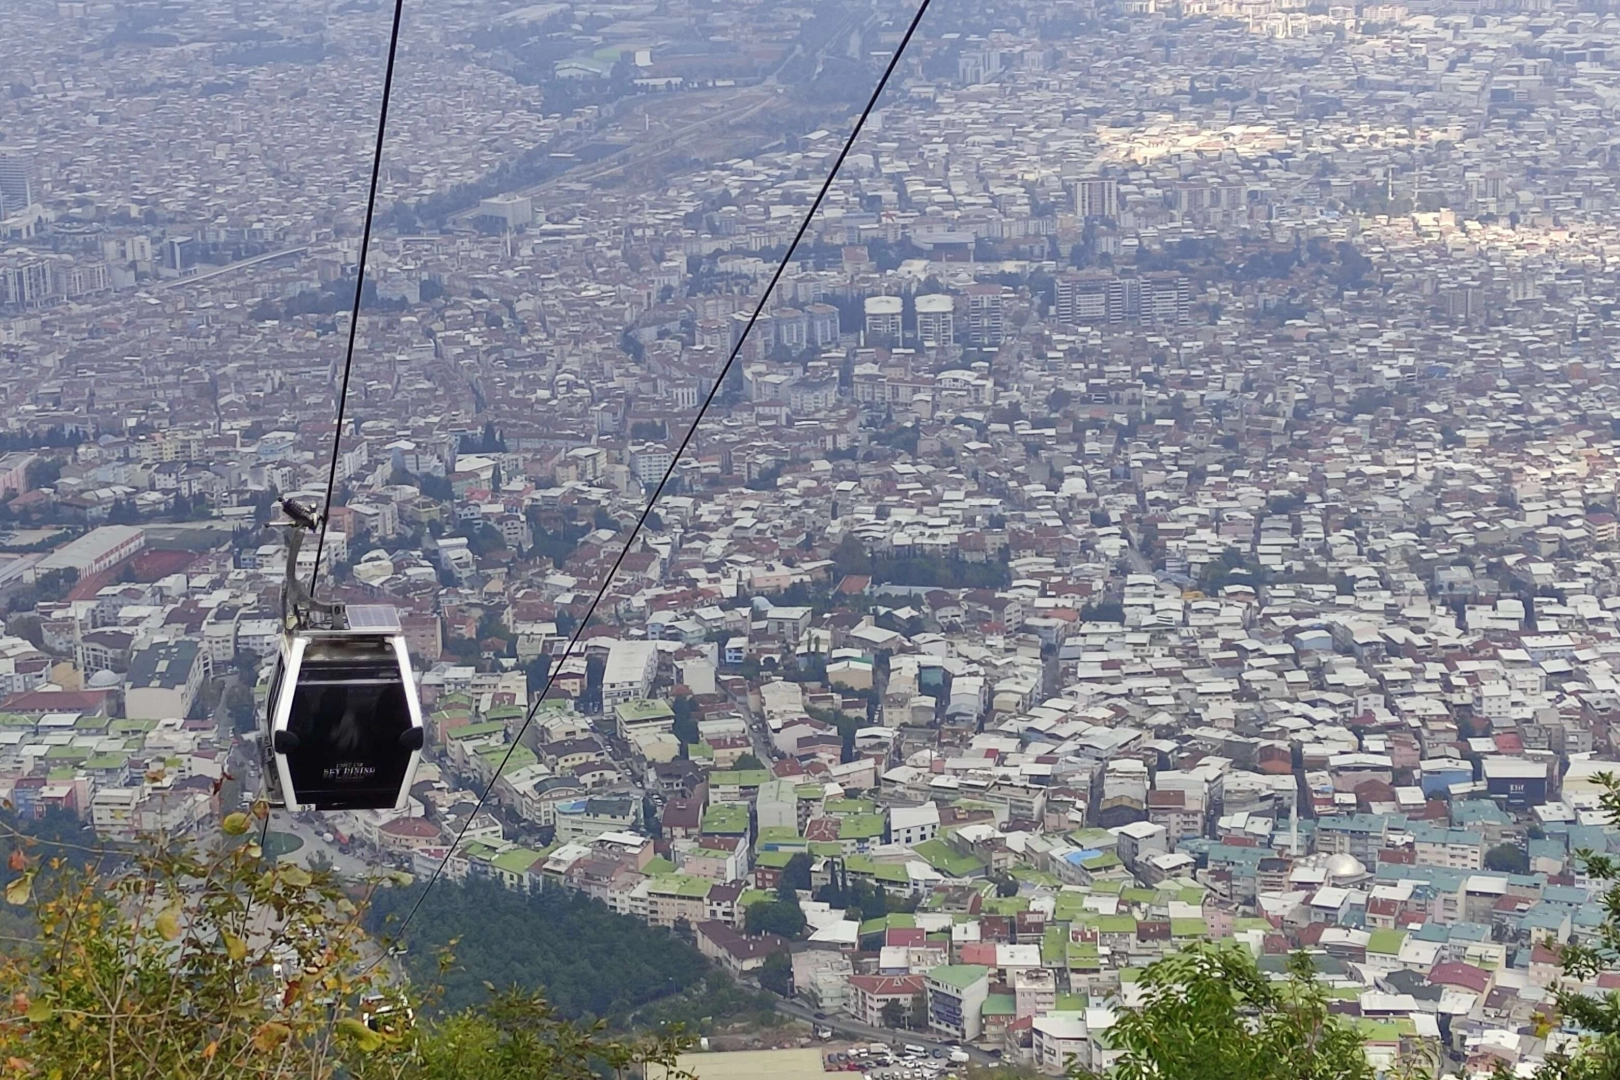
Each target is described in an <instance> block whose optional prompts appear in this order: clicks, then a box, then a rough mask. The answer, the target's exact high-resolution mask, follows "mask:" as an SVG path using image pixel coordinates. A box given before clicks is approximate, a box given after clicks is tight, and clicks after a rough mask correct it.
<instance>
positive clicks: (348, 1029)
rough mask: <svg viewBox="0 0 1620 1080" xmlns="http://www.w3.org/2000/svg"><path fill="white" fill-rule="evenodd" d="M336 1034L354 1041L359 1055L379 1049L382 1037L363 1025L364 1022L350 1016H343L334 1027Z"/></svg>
mask: <svg viewBox="0 0 1620 1080" xmlns="http://www.w3.org/2000/svg"><path fill="white" fill-rule="evenodd" d="M335 1026H336V1029H337V1033H338V1034H339V1035H342V1036H344V1037H346V1038H349V1039H352V1040H354V1045H355V1047H356V1048H358V1049H359V1050H360V1052H361V1053H364V1054H369V1053H371V1052H372V1051H373V1050H376V1049H378V1048H380V1047H381V1046H382V1044H383V1037H382V1036H381V1035H379V1034H377V1032H375V1031H372V1030H371V1029H370V1028H369V1027H367V1026H366V1025H365V1021H363V1020H356V1019H355V1018H354V1017H352V1016H345V1017H344V1018H343V1019H341V1020H339V1021H338V1022H337V1024H336V1025H335Z"/></svg>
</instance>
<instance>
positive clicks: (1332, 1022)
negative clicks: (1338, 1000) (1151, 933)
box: [1072, 943, 1374, 1080]
mask: <svg viewBox="0 0 1620 1080" xmlns="http://www.w3.org/2000/svg"><path fill="white" fill-rule="evenodd" d="M1137 985H1138V987H1139V988H1140V990H1141V992H1142V998H1141V1003H1140V1004H1138V1005H1136V1006H1132V1007H1129V1008H1124V1009H1121V1010H1120V1011H1119V1012H1118V1014H1117V1017H1118V1018H1117V1020H1116V1022H1115V1024H1114V1026H1113V1027H1112V1028H1111V1029H1110V1030H1109V1033H1108V1036H1109V1041H1110V1043H1111V1044H1112V1045H1113V1046H1114V1047H1116V1048H1117V1049H1119V1050H1120V1051H1121V1052H1122V1056H1121V1057H1120V1059H1119V1062H1118V1064H1117V1065H1116V1066H1115V1069H1114V1071H1113V1072H1112V1073H1111V1074H1110V1075H1111V1076H1112V1077H1115V1078H1117V1080H1227V1078H1232V1077H1237V1078H1241V1080H1372V1077H1373V1075H1374V1073H1373V1069H1372V1067H1371V1065H1369V1064H1368V1062H1367V1056H1366V1053H1365V1052H1364V1051H1363V1050H1362V1044H1361V1036H1360V1034H1359V1033H1358V1032H1357V1031H1356V1030H1355V1029H1354V1028H1352V1027H1351V1026H1350V1025H1349V1024H1347V1023H1345V1022H1344V1021H1342V1020H1340V1019H1339V1018H1338V1017H1336V1016H1334V1015H1333V1014H1331V1013H1330V1012H1329V1011H1328V1002H1327V995H1326V993H1325V992H1324V991H1323V989H1322V987H1321V986H1320V985H1319V984H1318V983H1317V981H1316V977H1315V970H1314V969H1313V968H1312V966H1311V960H1310V957H1309V956H1308V955H1306V954H1305V953H1294V954H1293V955H1291V956H1290V957H1289V958H1288V978H1287V979H1286V980H1284V981H1282V982H1272V981H1271V980H1270V979H1269V978H1268V977H1267V976H1266V975H1265V974H1264V973H1263V972H1261V971H1260V969H1259V967H1258V966H1257V965H1256V964H1255V961H1254V957H1253V956H1251V955H1250V954H1249V951H1248V950H1247V949H1246V948H1243V947H1242V946H1234V945H1230V944H1224V945H1223V944H1214V943H1205V944H1202V945H1195V946H1193V947H1192V948H1190V949H1188V950H1186V951H1185V952H1181V953H1176V954H1174V955H1171V956H1167V957H1165V958H1164V959H1162V960H1159V961H1156V962H1155V963H1153V964H1150V965H1149V966H1148V967H1147V969H1146V970H1145V971H1144V972H1143V973H1142V977H1141V979H1140V980H1139V981H1138V984H1137ZM1072 1075H1074V1076H1083V1075H1087V1074H1085V1073H1083V1072H1081V1071H1080V1070H1075V1071H1074V1073H1073V1074H1072Z"/></svg>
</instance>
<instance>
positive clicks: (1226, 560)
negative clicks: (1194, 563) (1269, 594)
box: [1198, 547, 1262, 596]
mask: <svg viewBox="0 0 1620 1080" xmlns="http://www.w3.org/2000/svg"><path fill="white" fill-rule="evenodd" d="M1234 578H1235V579H1236V580H1234ZM1261 581H1262V575H1261V574H1259V573H1257V572H1256V571H1255V570H1254V569H1253V568H1251V567H1250V566H1249V562H1248V560H1247V559H1246V558H1244V556H1243V552H1241V551H1239V550H1238V549H1237V548H1235V547H1229V548H1227V549H1226V550H1225V551H1222V552H1221V554H1220V557H1219V558H1217V559H1215V560H1214V561H1213V562H1209V563H1206V564H1205V565H1204V569H1203V570H1202V571H1200V572H1199V574H1198V589H1199V591H1200V592H1203V593H1206V594H1208V595H1211V596H1213V595H1215V594H1216V593H1218V592H1220V591H1221V590H1222V589H1224V588H1225V587H1226V586H1227V585H1231V584H1244V585H1255V586H1258V585H1260V583H1261Z"/></svg>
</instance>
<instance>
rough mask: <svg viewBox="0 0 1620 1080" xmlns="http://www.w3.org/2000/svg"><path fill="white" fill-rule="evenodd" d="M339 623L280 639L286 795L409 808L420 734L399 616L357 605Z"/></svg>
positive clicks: (311, 806) (353, 805)
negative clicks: (339, 625) (335, 625)
mask: <svg viewBox="0 0 1620 1080" xmlns="http://www.w3.org/2000/svg"><path fill="white" fill-rule="evenodd" d="M339 623H340V624H341V628H337V629H332V628H322V629H295V630H292V631H290V632H289V633H288V634H286V635H285V637H284V638H283V639H282V645H281V655H280V656H279V657H278V658H277V661H276V671H275V676H274V678H273V680H272V682H271V689H270V700H269V702H268V708H269V722H270V739H271V749H272V757H273V758H274V763H275V771H276V777H277V779H278V780H279V781H280V787H281V794H282V798H283V799H284V800H285V804H286V807H287V809H289V810H386V809H397V810H403V809H405V806H406V803H407V801H408V800H409V799H410V789H411V781H412V778H413V777H414V776H415V775H416V766H417V762H418V761H419V760H420V759H421V756H422V745H423V731H422V706H421V703H420V701H419V699H418V697H417V693H416V680H415V678H414V676H413V675H412V673H411V662H410V656H409V653H408V652H407V650H406V646H405V635H404V633H403V631H402V630H401V628H400V624H399V615H398V613H397V612H396V611H395V610H394V609H393V608H392V607H389V606H385V605H377V606H371V605H366V606H355V607H349V608H347V609H344V610H343V614H342V617H341V618H340V619H339Z"/></svg>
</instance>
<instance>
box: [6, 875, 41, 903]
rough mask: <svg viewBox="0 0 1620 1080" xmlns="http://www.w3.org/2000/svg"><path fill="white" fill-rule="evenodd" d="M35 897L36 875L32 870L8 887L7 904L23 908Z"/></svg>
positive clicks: (14, 880) (15, 879)
mask: <svg viewBox="0 0 1620 1080" xmlns="http://www.w3.org/2000/svg"><path fill="white" fill-rule="evenodd" d="M33 895H34V873H33V871H32V870H30V871H29V872H28V873H26V874H24V875H22V876H21V877H19V878H14V879H13V880H12V881H11V882H10V883H9V884H7V885H6V903H8V904H12V905H14V906H16V907H22V906H23V905H24V904H26V903H28V901H29V900H30V899H32V898H33Z"/></svg>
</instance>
